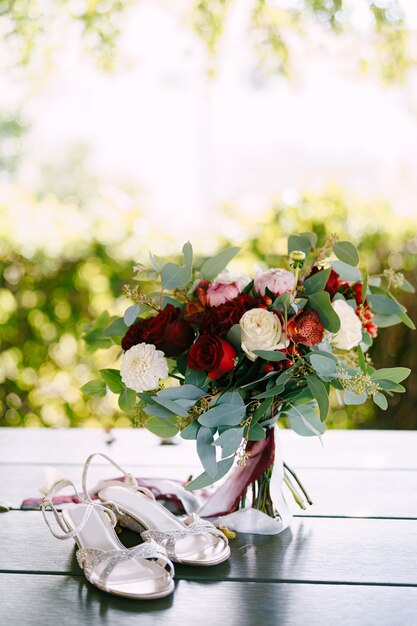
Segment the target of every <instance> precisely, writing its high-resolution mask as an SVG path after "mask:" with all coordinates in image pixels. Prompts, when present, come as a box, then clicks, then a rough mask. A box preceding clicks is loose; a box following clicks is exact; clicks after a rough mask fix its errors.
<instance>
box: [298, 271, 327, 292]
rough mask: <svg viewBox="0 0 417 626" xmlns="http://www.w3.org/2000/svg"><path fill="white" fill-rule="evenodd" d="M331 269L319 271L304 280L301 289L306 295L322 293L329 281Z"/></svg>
mask: <svg viewBox="0 0 417 626" xmlns="http://www.w3.org/2000/svg"><path fill="white" fill-rule="evenodd" d="M330 272H331V268H330V267H328V268H327V269H325V270H320V271H319V272H317V273H316V274H313V275H312V276H309V277H308V278H306V279H305V281H304V283H303V287H304V289H305V292H306V294H307V295H308V294H311V293H316V292H317V291H323V290H324V288H325V286H326V283H327V281H328V280H329V276H330Z"/></svg>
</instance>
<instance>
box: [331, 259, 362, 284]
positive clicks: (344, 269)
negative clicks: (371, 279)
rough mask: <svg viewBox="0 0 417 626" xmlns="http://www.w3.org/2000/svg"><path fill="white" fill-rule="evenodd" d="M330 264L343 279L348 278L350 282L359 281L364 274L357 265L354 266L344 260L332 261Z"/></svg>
mask: <svg viewBox="0 0 417 626" xmlns="http://www.w3.org/2000/svg"><path fill="white" fill-rule="evenodd" d="M330 265H331V266H332V268H333V269H334V271H335V272H337V273H338V274H339V276H340V278H341V279H342V280H347V281H348V282H350V283H357V282H358V281H359V280H361V279H362V274H361V273H360V271H359V270H358V268H357V267H353V266H352V265H349V264H348V263H344V262H343V261H331V263H330Z"/></svg>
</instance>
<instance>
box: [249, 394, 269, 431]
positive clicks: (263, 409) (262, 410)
mask: <svg viewBox="0 0 417 626" xmlns="http://www.w3.org/2000/svg"><path fill="white" fill-rule="evenodd" d="M273 402H274V398H273V397H272V398H265V400H263V401H262V402H261V404H260V405H259V406H258V408H257V409H256V411H255V413H254V414H253V416H252V424H256V423H257V422H259V421H260V420H261V419H262V418H263V417H264V415H265V414H266V413H268V412H269V410H270V408H271V406H272V404H273Z"/></svg>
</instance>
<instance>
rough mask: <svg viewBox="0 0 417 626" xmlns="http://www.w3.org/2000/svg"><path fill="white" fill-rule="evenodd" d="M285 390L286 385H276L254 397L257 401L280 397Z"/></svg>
mask: <svg viewBox="0 0 417 626" xmlns="http://www.w3.org/2000/svg"><path fill="white" fill-rule="evenodd" d="M284 389H285V386H284V385H282V384H281V385H279V384H278V385H274V386H273V387H270V389H267V390H266V391H263V392H262V393H257V394H256V396H253V397H254V399H255V400H263V399H264V398H274V397H275V396H279V395H280V394H281V393H282V392H283V391H284Z"/></svg>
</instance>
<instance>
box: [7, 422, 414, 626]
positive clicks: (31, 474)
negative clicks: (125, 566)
mask: <svg viewBox="0 0 417 626" xmlns="http://www.w3.org/2000/svg"><path fill="white" fill-rule="evenodd" d="M114 436H115V440H114V441H113V442H112V443H108V441H109V438H108V436H107V435H105V434H104V433H103V432H102V431H99V430H81V429H72V430H35V429H33V430H18V429H7V428H5V429H0V499H1V500H8V501H10V502H11V504H12V506H13V509H12V510H11V511H10V512H7V513H2V514H0V545H1V550H0V623H4V624H8V625H9V626H10V625H15V624H16V625H19V626H23V625H26V624H30V625H31V626H32V625H35V626H37V625H39V626H48V625H49V624H60V625H62V626H67V625H68V626H69V625H71V626H72V625H83V624H105V625H106V626H113V625H115V626H116V625H117V626H128V625H130V624H135V625H136V624H138V623H142V624H145V625H146V626H153V625H162V624H163V625H164V626H177V625H178V626H180V625H181V626H188V625H192V624H195V625H196V626H206V625H207V626H208V625H212V624H222V625H223V624H224V625H225V626H246V625H248V626H249V625H250V626H251V625H255V624H260V625H262V626H269V625H271V626H287V625H288V626H290V625H291V626H293V625H294V626H298V625H301V624H303V625H308V626H316V625H317V626H326V625H328V624H331V625H334V626H345V625H349V626H350V625H352V626H353V625H355V626H357V625H359V626H368V625H374V624H375V625H376V624H378V625H386V624H389V625H398V626H413V625H414V624H417V433H415V432H387V431H385V432H382V431H380V432H377V431H331V432H328V433H327V434H326V435H325V437H324V446H323V447H322V446H321V445H320V443H319V442H318V440H315V439H304V438H301V437H298V436H297V435H295V434H294V433H292V432H287V431H286V432H282V439H283V446H284V450H285V458H286V461H287V462H288V463H289V464H290V465H291V466H293V467H294V468H295V469H297V471H298V473H299V474H300V476H301V477H302V480H303V482H304V483H305V485H306V487H308V490H309V491H310V492H311V493H310V495H312V497H313V500H314V501H315V502H316V504H315V505H314V506H313V507H310V509H309V510H308V511H306V512H302V511H300V510H299V509H298V510H297V509H296V507H295V506H294V511H295V512H296V516H295V519H294V522H293V524H292V526H291V528H289V529H287V530H286V531H284V532H283V533H282V534H280V535H275V536H269V537H266V536H259V535H243V534H241V535H239V536H238V537H237V538H236V539H234V540H232V541H231V547H232V556H231V558H230V560H229V561H228V562H226V563H223V564H221V565H218V566H216V567H212V568H193V567H185V566H181V565H178V566H177V568H176V571H177V575H176V589H175V592H174V594H173V595H172V596H171V597H168V598H164V599H161V600H156V601H153V602H139V601H132V600H126V599H122V598H117V597H114V596H110V595H108V594H105V593H103V592H101V591H99V590H97V589H96V588H95V587H92V586H91V585H90V584H89V583H87V582H86V580H85V578H84V576H83V574H82V571H81V570H80V569H79V567H78V565H77V562H76V559H75V550H74V543H73V542H72V541H68V542H63V541H57V540H56V539H55V538H54V537H52V536H51V535H50V534H49V531H48V529H47V528H46V526H45V524H44V522H43V520H42V517H41V514H40V512H39V511H22V510H20V503H21V501H22V500H23V499H24V498H28V497H36V496H37V495H39V492H38V487H39V486H40V485H41V484H42V483H43V482H44V477H43V466H45V465H50V466H54V467H56V468H57V469H58V470H59V471H60V472H61V473H62V474H64V475H65V476H68V477H70V478H72V479H74V480H76V482H77V483H78V484H79V479H80V468H81V464H82V462H83V460H84V459H85V457H86V456H87V455H88V454H89V453H91V452H92V451H97V452H98V451H102V452H103V451H105V452H107V453H108V454H110V455H111V456H112V457H114V458H115V459H116V460H118V461H119V462H121V463H123V464H124V465H125V466H126V468H127V469H128V470H129V471H132V472H133V473H134V474H135V475H137V476H159V477H160V476H167V477H177V478H180V479H185V478H186V477H187V476H188V475H189V474H190V473H191V472H193V473H196V472H197V471H198V467H199V465H198V460H197V457H196V454H195V451H194V448H193V444H192V442H181V443H179V445H175V446H161V445H159V442H158V439H157V438H155V437H154V436H153V435H151V434H150V433H147V432H144V431H134V430H116V431H114ZM94 474H95V476H94ZM114 474H115V472H114V471H113V470H112V469H111V468H110V467H107V466H105V465H96V466H95V468H94V470H93V476H92V479H93V480H94V479H95V478H98V477H101V478H105V477H110V476H111V475H114ZM124 532H125V531H124ZM123 537H124V538H125V540H126V541H127V543H128V544H129V542H132V535H128V534H126V535H122V538H123ZM130 545H131V543H130Z"/></svg>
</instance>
